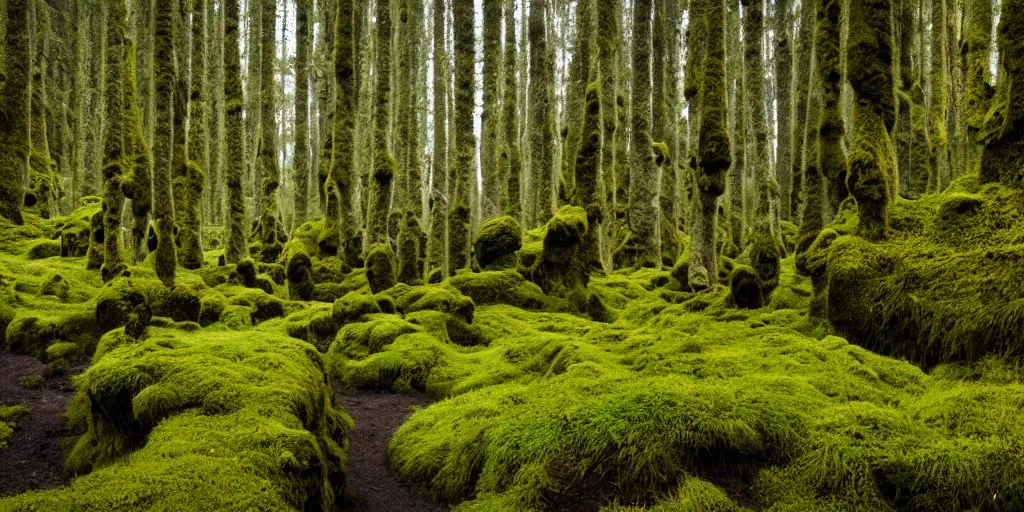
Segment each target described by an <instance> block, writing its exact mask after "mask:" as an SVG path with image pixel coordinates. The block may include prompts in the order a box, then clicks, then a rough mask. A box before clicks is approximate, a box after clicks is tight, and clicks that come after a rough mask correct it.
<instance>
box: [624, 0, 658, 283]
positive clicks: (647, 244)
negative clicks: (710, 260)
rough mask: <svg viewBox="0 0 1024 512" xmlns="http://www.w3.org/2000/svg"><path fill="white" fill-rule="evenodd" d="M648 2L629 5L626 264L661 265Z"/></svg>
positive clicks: (638, 1) (648, 0)
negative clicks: (630, 65) (630, 60)
mask: <svg viewBox="0 0 1024 512" xmlns="http://www.w3.org/2000/svg"><path fill="white" fill-rule="evenodd" d="M650 76H651V1H650V0H636V2H634V4H633V87H632V101H631V103H632V113H631V116H630V124H631V130H630V135H631V141H630V145H631V147H632V151H631V155H632V158H631V160H630V176H629V183H630V187H629V231H630V236H631V237H632V238H631V242H630V243H629V248H628V249H627V251H628V256H627V257H626V264H627V265H629V266H635V267H654V268H657V267H659V266H660V265H661V237H660V236H659V233H658V188H659V180H658V169H657V167H655V163H654V152H653V148H652V146H651V144H652V141H651V80H650Z"/></svg>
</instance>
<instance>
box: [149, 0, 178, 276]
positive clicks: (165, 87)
mask: <svg viewBox="0 0 1024 512" xmlns="http://www.w3.org/2000/svg"><path fill="white" fill-rule="evenodd" d="M176 3H177V2H156V7H155V11H154V17H155V18H154V19H155V24H156V25H155V30H156V34H155V36H154V41H153V52H154V55H153V73H154V78H153V82H154V84H155V91H156V96H155V97H154V103H155V111H156V115H155V119H154V135H153V194H154V196H155V197H157V198H159V199H158V200H155V201H153V203H154V204H153V219H154V221H155V222H156V237H157V246H156V274H157V276H158V277H159V278H160V280H161V281H163V283H164V285H165V286H167V287H168V288H173V287H174V275H175V272H176V271H177V266H178V256H177V249H176V248H175V241H174V201H173V199H174V198H173V196H172V194H171V171H172V164H173V153H174V150H175V148H174V101H175V95H174V88H175V79H176V74H175V69H174V16H175V11H176V7H177V5H176Z"/></svg>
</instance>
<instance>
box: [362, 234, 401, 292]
mask: <svg viewBox="0 0 1024 512" xmlns="http://www.w3.org/2000/svg"><path fill="white" fill-rule="evenodd" d="M396 265H397V262H396V260H395V252H394V251H393V250H392V249H391V245H390V244H387V243H380V244H374V245H373V246H372V247H370V249H369V251H367V253H366V280H367V281H368V282H369V283H370V291H371V292H372V293H380V292H382V291H384V290H387V289H388V288H391V287H392V286H394V285H395V283H397V278H398V276H397V274H396V272H397V269H396Z"/></svg>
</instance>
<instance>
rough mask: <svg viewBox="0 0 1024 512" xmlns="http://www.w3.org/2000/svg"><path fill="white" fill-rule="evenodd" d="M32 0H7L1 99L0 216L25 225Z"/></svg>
mask: <svg viewBox="0 0 1024 512" xmlns="http://www.w3.org/2000/svg"><path fill="white" fill-rule="evenodd" d="M28 4H29V0H7V12H6V14H7V30H6V37H5V40H4V43H5V46H4V56H5V60H6V63H7V74H6V80H4V81H3V85H2V92H3V94H2V95H0V97H2V98H4V101H2V102H0V120H2V121H0V215H3V216H4V218H6V219H7V220H9V221H11V222H13V223H15V224H19V225H20V224H22V223H23V222H24V220H23V218H22V215H21V205H22V204H23V202H24V199H25V180H24V178H23V176H25V174H27V170H28V153H29V130H30V126H29V125H30V123H29V91H30V90H31V86H30V82H29V73H30V72H31V69H32V61H31V54H30V48H31V34H30V32H29V22H28V21H29V16H28V14H29V10H28Z"/></svg>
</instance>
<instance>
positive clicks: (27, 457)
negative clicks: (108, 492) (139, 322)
mask: <svg viewBox="0 0 1024 512" xmlns="http://www.w3.org/2000/svg"><path fill="white" fill-rule="evenodd" d="M45 369H46V365H44V364H43V363H41V362H39V360H38V359H36V358H34V357H31V356H23V355H18V354H12V353H10V352H9V351H8V350H7V347H4V346H2V345H0V403H2V404H5V405H11V404H23V405H27V406H28V407H29V408H30V409H31V411H30V412H29V413H28V414H27V415H25V416H22V417H21V419H20V420H19V421H18V426H17V428H16V429H15V431H14V436H13V437H12V438H11V442H10V446H9V447H8V448H7V449H6V450H3V451H0V496H11V495H14V494H20V493H23V492H25V491H28V490H32V489H51V488H54V487H60V486H62V485H64V484H66V483H67V482H68V480H69V479H70V475H68V473H67V472H66V471H65V470H64V451H63V450H62V449H61V446H60V442H61V440H62V439H64V438H65V437H67V435H68V432H67V427H66V425H65V423H64V410H65V409H67V405H68V402H69V401H70V400H71V397H72V395H74V392H75V390H74V388H73V387H72V386H71V381H70V379H69V378H68V377H56V378H50V379H46V381H45V382H44V383H43V385H42V387H41V388H39V389H25V388H23V387H22V386H21V382H20V379H21V377H23V376H30V375H42V373H43V370H45Z"/></svg>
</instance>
